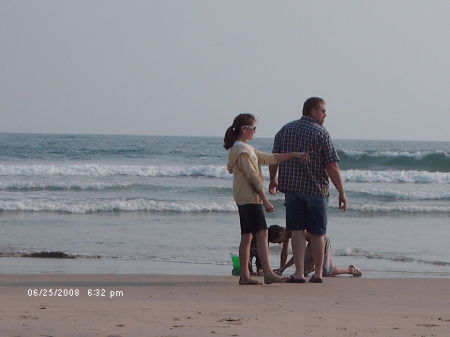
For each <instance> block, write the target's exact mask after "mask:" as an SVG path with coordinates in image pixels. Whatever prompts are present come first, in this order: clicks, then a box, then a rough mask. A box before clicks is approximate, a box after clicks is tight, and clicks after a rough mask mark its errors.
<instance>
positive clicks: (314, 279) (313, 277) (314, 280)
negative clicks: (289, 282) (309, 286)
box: [309, 275, 323, 283]
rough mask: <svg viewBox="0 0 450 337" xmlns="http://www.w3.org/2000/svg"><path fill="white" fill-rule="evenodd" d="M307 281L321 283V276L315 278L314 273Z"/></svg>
mask: <svg viewBox="0 0 450 337" xmlns="http://www.w3.org/2000/svg"><path fill="white" fill-rule="evenodd" d="M309 283H323V280H322V279H321V278H316V277H315V276H314V275H313V276H311V278H310V279H309Z"/></svg>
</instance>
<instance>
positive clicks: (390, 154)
mask: <svg viewBox="0 0 450 337" xmlns="http://www.w3.org/2000/svg"><path fill="white" fill-rule="evenodd" d="M341 151H342V152H343V153H344V154H345V155H347V156H349V157H353V158H355V159H358V158H361V157H362V156H368V157H373V158H379V157H387V158H397V157H407V158H414V159H417V160H421V159H424V158H425V157H427V156H429V155H435V154H436V155H443V156H445V157H447V158H449V157H450V153H448V152H445V151H416V152H407V151H375V152H369V151H358V150H341Z"/></svg>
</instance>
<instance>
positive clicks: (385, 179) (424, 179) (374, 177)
mask: <svg viewBox="0 0 450 337" xmlns="http://www.w3.org/2000/svg"><path fill="white" fill-rule="evenodd" d="M342 175H343V177H344V179H345V180H346V181H351V182H364V183H369V182H377V183H424V184H425V183H444V184H449V183H450V173H449V172H428V171H405V170H401V171H394V170H392V171H370V170H346V171H343V172H342Z"/></svg>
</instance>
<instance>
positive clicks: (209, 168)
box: [0, 164, 230, 178]
mask: <svg viewBox="0 0 450 337" xmlns="http://www.w3.org/2000/svg"><path fill="white" fill-rule="evenodd" d="M116 175H123V176H138V177H180V176H181V177H182V176H205V177H212V178H226V177H229V176H230V174H229V173H228V172H227V170H226V167H225V165H220V166H219V165H200V166H137V165H136V166H133V165H102V164H73V165H67V164H63V165H57V164H50V165H46V164H34V165H0V176H93V177H106V176H116Z"/></svg>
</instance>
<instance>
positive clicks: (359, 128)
mask: <svg viewBox="0 0 450 337" xmlns="http://www.w3.org/2000/svg"><path fill="white" fill-rule="evenodd" d="M449 18H450V1H448V0H429V1H423V0H395V1H392V0H378V1H366V0H342V1H335V0H328V1H320V0H315V1H299V0H297V1H283V0H281V1H265V0H255V1H245V0H239V1H235V0H227V1H214V0H203V1H193V0H178V1H176V0H160V1H150V0H148V1H136V0H128V1H115V0H96V1H91V0H76V1H61V0H54V1H48V0H40V1H35V0H22V1H14V0H0V114H1V117H2V118H1V120H2V122H1V123H0V132H33V133H34V132H37V133H77V134H78V133H90V134H141V135H187V136H220V137H223V135H224V133H225V130H226V128H227V127H228V126H230V125H231V123H232V121H233V119H234V117H235V116H236V115H237V114H239V113H252V114H254V115H255V116H256V117H257V119H258V124H257V126H258V128H257V134H256V136H257V137H273V136H274V134H275V133H276V132H277V131H278V130H279V129H280V127H281V126H283V125H284V124H286V123H287V122H289V121H292V120H294V119H297V118H299V117H300V111H301V108H302V105H303V102H304V101H305V100H306V99H307V98H308V97H311V96H319V97H322V98H324V99H325V100H326V102H327V113H328V117H327V119H326V121H325V127H326V128H327V129H328V131H329V132H330V134H331V135H332V137H333V138H336V139H389V140H437V141H450V132H449V129H450V100H449V96H450V43H448V42H449V40H448V39H449V36H450V20H449Z"/></svg>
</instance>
